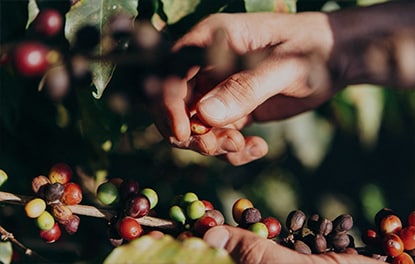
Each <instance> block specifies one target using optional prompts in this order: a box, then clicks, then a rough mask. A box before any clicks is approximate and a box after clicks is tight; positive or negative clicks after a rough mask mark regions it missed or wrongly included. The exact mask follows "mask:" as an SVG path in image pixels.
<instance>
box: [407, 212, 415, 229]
mask: <svg viewBox="0 0 415 264" xmlns="http://www.w3.org/2000/svg"><path fill="white" fill-rule="evenodd" d="M408 225H410V226H415V211H412V212H410V213H409V215H408Z"/></svg>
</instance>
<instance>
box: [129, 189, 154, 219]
mask: <svg viewBox="0 0 415 264" xmlns="http://www.w3.org/2000/svg"><path fill="white" fill-rule="evenodd" d="M149 212H150V201H149V200H148V199H147V197H145V196H144V195H136V196H133V197H131V198H129V199H128V200H127V202H126V206H125V214H126V215H128V216H131V217H134V218H139V217H143V216H145V215H148V213H149Z"/></svg>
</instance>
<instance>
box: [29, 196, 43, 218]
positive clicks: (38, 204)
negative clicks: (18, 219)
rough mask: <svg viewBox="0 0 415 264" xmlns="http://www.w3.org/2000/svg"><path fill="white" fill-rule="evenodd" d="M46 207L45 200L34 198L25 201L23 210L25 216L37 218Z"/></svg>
mask: <svg viewBox="0 0 415 264" xmlns="http://www.w3.org/2000/svg"><path fill="white" fill-rule="evenodd" d="M45 209H46V202H45V200H43V199H41V198H34V199H32V200H30V201H29V202H27V203H26V205H25V207H24V210H25V213H26V215H27V217H30V218H38V217H39V216H40V215H41V214H42V213H43V212H44V211H45Z"/></svg>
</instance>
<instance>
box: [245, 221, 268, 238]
mask: <svg viewBox="0 0 415 264" xmlns="http://www.w3.org/2000/svg"><path fill="white" fill-rule="evenodd" d="M248 230H251V231H252V232H254V233H255V234H257V235H259V236H260V237H263V238H267V237H268V228H267V226H266V225H265V224H264V223H261V222H257V223H255V224H251V225H249V226H248Z"/></svg>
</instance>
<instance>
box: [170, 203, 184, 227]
mask: <svg viewBox="0 0 415 264" xmlns="http://www.w3.org/2000/svg"><path fill="white" fill-rule="evenodd" d="M169 215H170V218H171V219H172V220H173V221H175V222H178V223H182V224H184V223H185V222H186V215H185V214H184V212H183V209H182V208H180V206H178V205H173V206H172V207H170V211H169Z"/></svg>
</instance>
